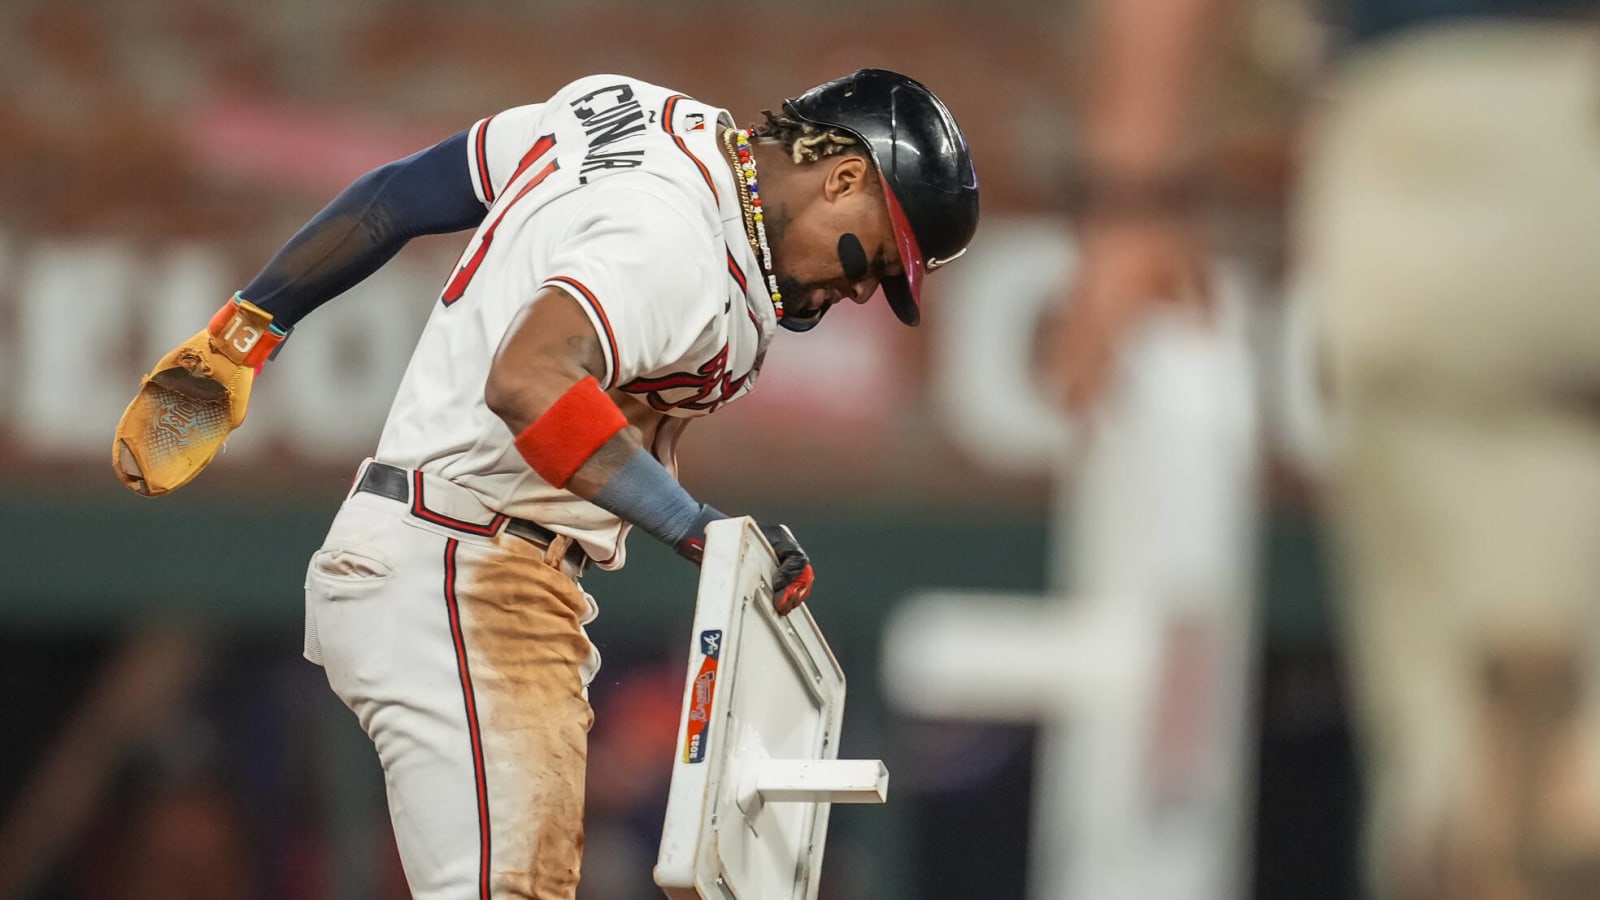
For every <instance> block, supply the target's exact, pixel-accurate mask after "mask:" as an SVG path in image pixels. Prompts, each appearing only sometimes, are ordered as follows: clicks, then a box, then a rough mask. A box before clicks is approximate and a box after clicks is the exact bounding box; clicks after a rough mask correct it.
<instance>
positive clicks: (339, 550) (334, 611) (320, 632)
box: [305, 547, 396, 708]
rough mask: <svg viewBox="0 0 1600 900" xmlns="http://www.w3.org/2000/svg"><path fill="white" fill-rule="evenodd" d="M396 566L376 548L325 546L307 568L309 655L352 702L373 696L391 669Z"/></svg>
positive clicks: (354, 704)
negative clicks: (391, 598)
mask: <svg viewBox="0 0 1600 900" xmlns="http://www.w3.org/2000/svg"><path fill="white" fill-rule="evenodd" d="M393 574H394V569H393V567H392V566H390V565H389V564H388V563H387V562H385V561H384V560H382V559H379V558H378V557H377V556H375V555H373V554H371V553H363V552H359V551H356V550H350V549H346V548H343V547H324V548H323V549H321V550H318V551H317V552H316V554H315V555H313V556H312V557H311V564H310V565H309V566H308V567H307V569H306V628H305V656H306V658H307V659H309V660H311V661H312V662H314V663H317V664H318V665H320V666H322V667H323V669H324V670H325V671H326V673H327V676H328V684H329V685H330V686H331V687H332V688H333V690H334V693H336V694H338V695H339V698H340V699H341V700H343V701H344V702H345V703H346V704H347V705H349V706H351V707H352V708H355V706H356V704H357V703H358V702H359V701H360V700H362V699H364V698H367V697H370V696H371V695H372V693H373V690H374V689H375V688H376V687H377V686H378V685H379V684H380V683H381V682H382V681H383V680H384V679H385V678H386V677H387V675H388V673H389V664H390V662H389V661H390V655H391V653H392V649H393V637H394V634H395V625H394V615H395V612H396V611H395V610H394V609H392V608H391V606H392V605H391V604H390V603H388V602H386V600H387V597H388V595H387V593H386V592H385V590H384V589H385V588H386V587H389V586H390V585H391V584H392V576H393Z"/></svg>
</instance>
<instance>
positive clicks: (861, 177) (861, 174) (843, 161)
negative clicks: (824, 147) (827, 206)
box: [822, 153, 871, 200]
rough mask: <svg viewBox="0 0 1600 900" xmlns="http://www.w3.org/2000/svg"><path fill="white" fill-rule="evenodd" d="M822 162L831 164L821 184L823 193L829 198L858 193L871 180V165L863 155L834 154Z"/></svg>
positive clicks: (835, 198)
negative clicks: (834, 155)
mask: <svg viewBox="0 0 1600 900" xmlns="http://www.w3.org/2000/svg"><path fill="white" fill-rule="evenodd" d="M824 162H825V163H826V162H831V163H832V164H833V165H832V167H831V168H830V169H829V170H828V176H827V178H826V179H825V180H824V182H823V185H822V191H823V194H824V195H825V196H826V197H827V198H828V199H829V200H837V199H839V198H840V197H846V196H850V195H852V194H857V193H860V192H861V191H863V190H865V189H866V188H867V186H868V184H869V183H870V181H871V171H870V168H871V167H870V166H868V165H867V160H866V158H865V157H861V156H856V155H855V154H853V153H852V154H847V155H843V156H836V157H833V158H832V159H829V160H824Z"/></svg>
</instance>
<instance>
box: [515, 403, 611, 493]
mask: <svg viewBox="0 0 1600 900" xmlns="http://www.w3.org/2000/svg"><path fill="white" fill-rule="evenodd" d="M626 427H628V420H627V418H626V417H625V416H623V415H622V410H620V409H617V405H616V404H615V403H613V402H611V398H610V397H607V396H606V395H605V392H604V391H602V390H600V382H598V381H595V380H594V376H593V375H590V376H588V377H586V378H584V379H583V380H582V381H580V382H578V383H577V384H575V385H573V386H572V387H570V388H568V389H567V392H566V393H565V394H562V395H561V396H560V397H558V398H556V402H555V403H552V404H551V405H550V408H549V409H547V410H545V411H544V414H543V415H541V416H540V417H539V418H537V419H534V420H533V424H532V425H529V426H528V427H527V428H525V429H523V431H522V433H521V434H519V435H517V439H516V441H515V444H516V448H517V452H518V453H521V454H522V458H523V459H525V460H527V461H528V465H530V466H532V467H533V471H534V472H536V473H537V474H538V476H539V477H540V478H543V479H544V480H545V481H547V482H549V483H550V484H552V485H554V486H555V487H558V488H559V487H566V486H567V482H569V481H571V480H572V475H573V473H575V472H577V471H578V469H579V468H581V467H582V466H583V464H584V462H586V461H587V460H588V459H589V457H591V456H593V455H594V452H595V451H596V450H599V449H600V445H601V444H604V443H605V442H606V441H609V440H611V436H612V435H614V434H616V433H617V432H619V431H621V430H622V429H624V428H626Z"/></svg>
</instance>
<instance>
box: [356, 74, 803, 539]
mask: <svg viewBox="0 0 1600 900" xmlns="http://www.w3.org/2000/svg"><path fill="white" fill-rule="evenodd" d="M731 121H732V119H731V117H729V116H728V115H727V113H725V112H724V111H723V110H720V109H717V108H715V107H711V106H707V105H705V104H703V103H699V102H697V101H695V100H693V99H691V98H689V97H686V96H684V95H682V94H679V93H675V92H673V91H671V90H668V89H666V88H662V87H657V86H656V85H652V84H647V83H645V82H642V81H638V80H636V79H632V78H625V77H622V76H616V75H596V76H592V77H588V78H583V79H580V80H578V81H575V82H573V83H572V84H569V85H567V86H566V87H564V88H562V89H561V90H560V91H559V92H557V93H556V95H555V96H553V97H551V98H550V99H549V100H548V101H547V102H544V103H540V104H534V105H531V106H522V107H517V108H515V109H510V110H507V111H505V112H502V113H499V114H497V115H494V116H490V117H489V118H487V119H484V120H482V121H480V122H478V123H477V124H476V125H474V126H473V127H472V130H471V132H470V134H469V136H468V137H469V140H468V147H469V159H468V160H467V165H468V166H469V169H470V172H471V175H472V181H473V185H474V189H475V190H476V191H477V192H478V195H479V197H480V199H482V200H483V202H484V203H485V204H486V205H487V206H488V215H487V216H486V217H485V218H484V221H483V223H482V225H480V226H479V228H478V230H477V232H476V233H475V234H474V235H473V237H472V240H471V242H470V243H469V244H468V245H467V248H466V250H465V251H464V252H463V254H462V256H461V260H460V263H459V264H458V266H457V267H456V269H455V271H454V272H453V273H452V275H451V277H450V279H449V280H448V282H447V283H446V284H445V287H444V290H443V291H442V292H441V296H440V300H439V303H438V305H437V306H436V308H435V309H434V311H433V314H432V315H431V316H430V318H429V320H428V324H427V326H426V328H425V329H424V330H423V332H422V336H421V338H420V340H419V341H418V344H417V348H416V351H415V353H414V355H413V356H412V358H411V362H410V364H409V366H408V367H407V369H406V373H405V377H404V379H403V380H402V382H401V384H400V388H399V391H398V393H397V394H396V396H395V400H394V406H393V407H392V408H391V409H390V411H389V418H388V421H387V422H386V423H385V425H384V429H383V435H382V437H381V438H380V440H379V443H378V449H377V458H378V459H379V460H382V461H384V462H387V463H390V464H393V465H397V466H403V467H407V468H414V469H421V470H423V471H426V472H430V473H432V474H434V475H439V476H442V477H444V478H448V479H449V480H451V481H453V482H456V483H457V484H459V485H462V486H464V487H466V488H468V489H470V490H471V491H472V492H473V493H474V494H476V495H477V496H478V498H479V499H481V500H482V502H483V503H484V505H485V506H486V507H488V508H489V509H492V510H495V511H498V512H500V513H503V514H505V515H509V516H513V517H516V518H523V519H531V520H533V521H535V522H538V523H540V524H542V525H544V526H546V527H547V528H550V529H551V530H553V531H556V532H559V533H561V534H566V535H568V536H570V537H572V538H574V539H575V540H577V541H578V542H579V543H580V544H581V545H582V546H583V548H584V549H585V550H586V551H587V552H588V554H589V555H590V557H592V558H593V559H594V560H595V561H596V562H597V563H598V564H599V565H600V566H602V567H604V568H612V569H614V568H618V567H620V566H621V565H622V562H623V558H624V557H623V538H624V537H625V535H626V531H627V528H626V526H625V525H624V523H622V522H621V521H619V520H618V519H617V518H616V517H615V516H613V515H611V514H610V513H608V512H606V511H605V510H602V509H600V508H599V507H597V506H594V505H593V504H591V503H588V502H587V501H585V500H582V499H580V498H578V497H577V496H576V495H574V494H572V493H570V492H568V491H565V490H561V489H558V488H555V487H553V486H551V485H550V484H548V483H546V482H545V481H543V480H542V479H540V478H539V476H538V475H536V474H534V472H533V470H532V469H531V468H529V466H528V463H527V462H526V461H525V460H524V459H523V458H522V456H521V455H520V454H518V453H517V451H516V449H515V447H514V446H513V445H512V441H513V438H514V435H512V434H511V432H510V430H509V429H508V428H507V427H506V425H505V423H504V422H502V421H501V420H500V418H499V417H498V416H496V415H495V414H494V413H493V412H491V411H490V410H489V408H488V406H487V405H486V404H485V403H484V384H485V383H486V381H487V379H488V374H489V366H490V363H491V362H492V360H493V359H494V355H495V351H496V349H497V348H498V347H499V345H500V342H501V340H502V338H503V337H504V336H505V334H506V332H507V330H508V329H509V328H510V326H511V323H512V321H513V319H514V318H515V317H516V316H517V314H518V313H519V312H520V311H521V310H522V309H523V308H524V307H525V306H526V305H527V304H528V303H529V302H530V301H532V300H533V298H534V297H535V296H536V295H537V294H538V293H539V291H540V290H541V289H543V288H545V287H551V286H553V287H557V288H560V289H561V290H562V291H565V292H566V293H567V294H569V295H571V296H572V297H573V298H574V299H576V300H577V301H578V303H579V305H580V306H582V307H583V309H584V311H585V312H587V313H588V315H589V318H590V320H591V321H592V322H593V324H594V329H595V333H596V334H597V335H598V336H599V338H600V342H601V345H602V348H603V353H604V356H605V372H604V373H602V376H601V377H600V385H601V387H602V388H603V389H605V390H606V391H607V392H608V393H609V394H610V396H611V397H612V398H613V399H615V400H617V401H618V405H619V406H620V407H621V408H622V409H623V411H624V412H625V413H626V414H627V415H628V418H629V421H630V422H631V423H632V424H633V425H635V426H638V427H640V428H641V430H642V431H643V433H644V442H645V446H646V447H647V448H649V449H650V451H651V452H652V453H654V454H655V456H656V457H657V458H658V459H660V460H661V461H662V462H663V463H665V464H666V465H667V466H668V467H669V468H673V467H674V463H673V445H674V444H675V442H676V438H677V436H678V434H679V433H680V432H681V431H682V428H683V426H684V425H685V424H686V422H687V420H688V418H690V417H695V416H701V415H706V414H708V413H710V412H712V411H713V410H715V409H717V408H718V407H719V406H721V405H722V404H723V403H726V402H728V401H730V400H733V399H734V398H736V397H739V396H741V395H743V394H745V393H746V392H748V391H749V390H750V389H751V388H752V387H753V386H754V384H755V380H756V372H757V369H758V368H759V366H760V362H761V360H762V358H763V356H764V355H765V351H766V346H767V344H768V342H769V341H770V340H771V339H772V335H773V333H774V331H775V329H776V325H777V322H776V317H775V315H774V312H773V309H772V302H771V299H770V298H769V297H768V295H767V292H766V289H765V287H764V286H763V284H762V279H761V274H760V268H759V263H758V260H757V259H756V257H755V254H754V253H753V252H752V251H751V249H750V245H749V243H748V240H747V238H746V236H745V230H744V222H743V218H742V212H741V209H740V206H739V200H738V195H737V193H736V186H735V183H734V179H733V173H732V171H731V170H730V169H729V167H728V165H727V162H726V156H725V155H724V151H723V147H722V143H721V140H720V133H721V129H722V127H724V125H725V124H731ZM719 122H721V123H722V124H719Z"/></svg>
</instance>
